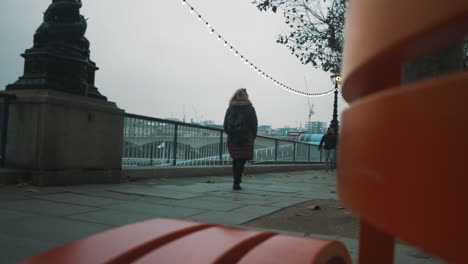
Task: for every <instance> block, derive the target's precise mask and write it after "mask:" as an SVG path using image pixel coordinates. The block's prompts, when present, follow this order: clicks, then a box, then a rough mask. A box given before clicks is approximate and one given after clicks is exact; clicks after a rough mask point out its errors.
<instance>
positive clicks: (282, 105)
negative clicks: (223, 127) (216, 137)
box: [0, 0, 345, 128]
mask: <svg viewBox="0 0 468 264" xmlns="http://www.w3.org/2000/svg"><path fill="white" fill-rule="evenodd" d="M188 1H189V2H190V3H191V4H192V5H193V6H194V7H195V9H196V10H197V11H199V12H200V13H201V14H202V16H203V17H204V18H205V19H206V20H207V21H208V22H210V24H211V25H212V26H213V27H214V28H215V30H216V31H218V32H219V33H221V35H222V36H223V37H224V38H225V39H226V40H228V41H229V42H230V43H231V44H233V45H234V47H235V48H237V49H238V50H239V51H240V52H241V53H243V54H244V55H245V56H246V57H247V58H248V59H249V60H250V61H252V62H253V63H254V64H256V65H257V66H259V67H260V68H261V69H262V70H263V71H265V72H266V73H267V74H269V75H271V76H273V77H274V78H276V79H277V80H279V81H281V82H282V83H284V84H286V85H289V86H290V87H292V88H294V89H297V90H303V91H306V89H305V84H304V76H305V77H306V78H307V81H308V84H309V92H324V91H328V90H330V89H331V88H333V87H332V84H331V82H330V80H329V74H328V73H324V72H322V71H320V70H316V69H314V68H313V67H312V66H310V65H302V64H301V63H300V62H299V60H297V59H296V58H295V57H294V56H292V55H291V54H290V52H289V50H288V49H287V48H286V47H285V46H283V45H280V44H277V43H276V36H277V35H278V34H279V33H281V32H285V31H286V30H287V29H286V26H285V24H284V20H283V17H282V15H281V14H273V13H265V12H260V11H258V9H257V8H256V7H255V5H253V4H251V1H250V0H242V1H233V0H188ZM51 2H52V1H51V0H2V5H1V8H0V35H1V37H2V45H1V49H0V63H1V64H0V87H2V89H4V87H5V86H6V85H7V84H9V83H12V82H14V81H16V80H17V78H18V77H19V76H20V75H22V72H23V63H24V60H23V59H22V58H21V57H20V54H21V53H22V52H24V50H25V49H28V48H30V47H32V44H33V34H34V32H35V30H36V29H37V27H38V26H39V25H40V23H41V22H42V13H43V12H44V11H45V10H46V8H47V6H48V5H49V4H50V3H51ZM82 2H83V8H82V9H81V13H82V14H83V15H84V16H85V17H86V18H88V19H89V20H88V31H87V33H86V37H87V38H88V39H89V40H90V42H91V59H92V60H93V61H95V62H96V63H97V66H98V67H100V70H99V71H98V72H97V73H96V86H97V87H98V88H99V91H100V92H101V93H102V94H104V95H105V96H107V97H108V98H109V100H111V101H114V102H116V103H117V105H118V106H119V107H120V108H123V109H125V110H126V111H127V112H129V113H134V114H141V115H147V116H153V117H159V118H170V117H173V118H179V119H182V118H183V115H184V113H185V116H186V120H187V121H190V119H191V118H193V119H194V120H197V119H199V120H200V119H201V120H213V121H215V122H216V123H221V122H222V119H223V117H224V113H225V110H226V108H227V105H228V100H229V98H230V97H231V95H232V94H233V93H234V91H235V90H236V89H237V88H240V87H245V88H247V91H248V92H249V95H250V99H251V101H252V103H253V104H254V106H255V108H256V110H257V115H258V119H259V124H260V125H271V126H273V127H275V128H276V127H283V126H284V125H288V126H290V127H296V126H297V125H299V124H300V123H302V124H303V123H304V122H306V121H307V118H308V117H307V116H308V103H307V100H308V99H307V97H303V96H299V95H296V94H293V93H290V92H287V91H285V90H283V89H281V88H280V87H278V86H276V85H274V84H273V83H272V82H271V81H269V80H266V79H264V78H262V77H261V76H260V75H259V74H257V73H255V72H254V71H253V70H252V69H250V68H249V67H248V66H247V65H245V64H244V63H243V62H242V61H241V60H240V59H239V57H236V56H234V55H233V53H231V52H230V51H229V49H228V48H226V47H225V46H224V45H223V43H221V41H218V40H217V37H216V36H215V35H214V34H213V35H210V34H209V30H208V28H207V27H206V26H205V25H203V24H202V23H201V22H200V21H199V20H198V19H197V17H196V16H195V15H194V14H192V13H190V12H189V8H188V6H187V5H182V4H181V0H138V1H132V0H93V1H91V0H82ZM310 100H311V103H313V104H315V109H314V110H315V115H314V116H313V117H312V121H324V122H327V123H328V122H330V120H331V116H332V104H333V95H332V94H331V95H327V96H324V97H319V98H311V99H310ZM338 104H339V111H340V112H341V111H342V110H343V109H345V106H344V103H343V101H341V99H340V100H339V102H338Z"/></svg>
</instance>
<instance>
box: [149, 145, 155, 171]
mask: <svg viewBox="0 0 468 264" xmlns="http://www.w3.org/2000/svg"><path fill="white" fill-rule="evenodd" d="M153 152H154V142H151V143H150V166H154V160H153V159H154V153H153Z"/></svg>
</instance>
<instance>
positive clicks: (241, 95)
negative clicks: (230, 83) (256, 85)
mask: <svg viewBox="0 0 468 264" xmlns="http://www.w3.org/2000/svg"><path fill="white" fill-rule="evenodd" d="M243 104H251V102H250V100H249V95H248V94H247V89H245V88H240V89H237V91H236V92H235V93H234V95H233V96H232V97H231V100H229V105H243Z"/></svg>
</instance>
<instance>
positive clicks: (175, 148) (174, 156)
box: [172, 124, 179, 166]
mask: <svg viewBox="0 0 468 264" xmlns="http://www.w3.org/2000/svg"><path fill="white" fill-rule="evenodd" d="M178 128H179V125H177V124H175V125H174V141H173V144H172V157H173V161H172V165H173V166H175V165H176V164H177V131H178Z"/></svg>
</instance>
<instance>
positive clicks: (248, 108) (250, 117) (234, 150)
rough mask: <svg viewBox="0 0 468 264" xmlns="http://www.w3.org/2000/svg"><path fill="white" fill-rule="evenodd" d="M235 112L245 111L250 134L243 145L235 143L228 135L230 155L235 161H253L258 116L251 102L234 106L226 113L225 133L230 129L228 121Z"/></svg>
mask: <svg viewBox="0 0 468 264" xmlns="http://www.w3.org/2000/svg"><path fill="white" fill-rule="evenodd" d="M235 111H243V112H244V117H245V121H246V122H247V127H248V129H249V132H248V133H249V134H248V138H247V141H245V142H242V143H234V142H232V140H231V138H230V137H229V135H228V139H227V145H228V150H229V154H231V157H232V158H233V159H244V160H252V159H253V150H254V140H255V138H256V137H257V126H258V123H257V114H256V112H255V108H254V107H253V106H252V104H251V103H250V102H239V103H238V104H232V105H230V106H229V108H228V109H227V111H226V115H225V116H224V131H226V132H227V129H228V120H229V116H230V115H232V114H233V113H234V112H235Z"/></svg>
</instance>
